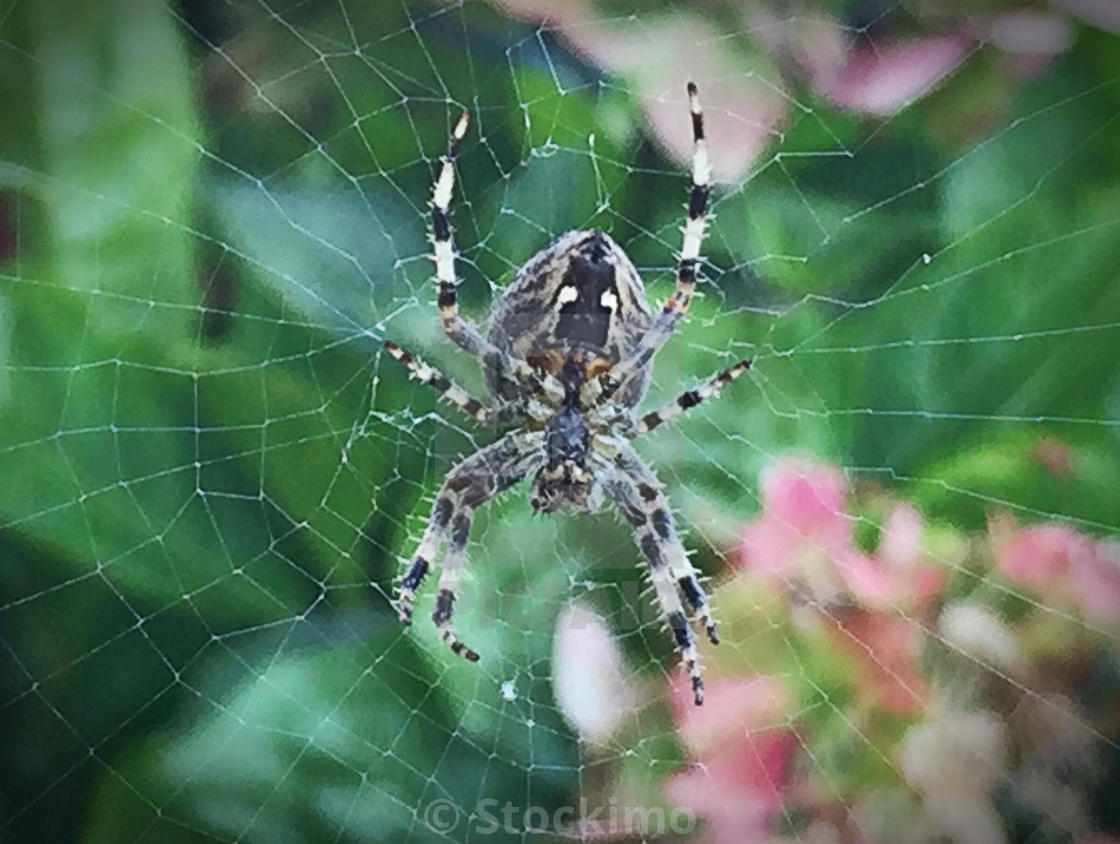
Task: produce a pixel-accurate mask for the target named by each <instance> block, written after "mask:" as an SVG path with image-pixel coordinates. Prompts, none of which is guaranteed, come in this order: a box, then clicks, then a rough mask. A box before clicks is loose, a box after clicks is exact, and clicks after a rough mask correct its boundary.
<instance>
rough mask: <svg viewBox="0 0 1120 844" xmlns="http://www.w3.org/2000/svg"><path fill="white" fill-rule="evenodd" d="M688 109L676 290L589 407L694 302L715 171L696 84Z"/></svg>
mask: <svg viewBox="0 0 1120 844" xmlns="http://www.w3.org/2000/svg"><path fill="white" fill-rule="evenodd" d="M688 106H689V113H690V114H691V117H692V188H691V190H690V192H689V197H688V219H687V221H686V222H685V226H684V242H683V244H682V245H681V254H680V260H679V261H678V264H677V284H676V289H675V290H674V291H673V295H671V296H670V297H669V298H668V299H666V300H665V304H664V305H663V306H662V308H661V313H660V314H658V315H657V318H656V319H655V320H654V321H653V323H652V324H651V325H650V327H649V330H648V331H647V332H646V334H645V336H644V337H642V339H641V341H640V342H639V343H638V344H637V346H636V348H634V350H633V351H632V352H631V353H630V354H629V355H628V356H627V357H625V358H623V359H622V360H620V361H619V362H618V363H617V364H615V365H614V366H613V367H611V368H610V369H609V370H607V371H606V372H603V373H602V374H600V375H599V376H598V377H597V378H592V379H591V380H589V381H588V382H587V383H586V384H584V386H583V389H582V395H581V401H582V402H583V404H584V405H586V406H593V405H596V404H599V403H601V402H602V401H604V400H605V399H608V398H610V397H611V396H612V395H613V394H614V393H615V392H616V391H617V390H618V388H619V387H621V386H622V384H624V383H625V382H626V380H627V379H628V378H630V377H631V376H632V375H634V374H635V373H637V372H641V371H642V370H644V369H645V368H646V367H648V366H649V364H650V362H651V361H652V360H653V356H654V355H656V354H657V352H658V350H660V348H661V347H662V346H664V345H665V341H666V340H668V339H669V337H670V336H671V335H672V334H673V332H674V331H675V330H676V328H677V326H678V325H680V323H681V321H682V320H683V319H684V316H685V314H686V313H687V312H688V306H689V305H690V304H691V302H692V295H693V292H694V291H695V289H696V279H697V269H698V265H699V263H700V245H701V244H702V243H703V241H704V231H705V228H706V226H707V214H708V194H709V192H710V191H711V185H710V182H711V175H712V168H711V164H710V163H709V161H708V145H707V142H706V141H705V139H704V113H703V111H702V110H701V108H700V94H699V91H698V90H697V88H696V85H694V84H693V83H691V82H689V83H688Z"/></svg>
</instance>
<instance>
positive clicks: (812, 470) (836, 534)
mask: <svg viewBox="0 0 1120 844" xmlns="http://www.w3.org/2000/svg"><path fill="white" fill-rule="evenodd" d="M847 492H848V489H847V483H846V481H845V480H844V476H843V475H841V474H840V472H839V470H837V469H835V468H834V467H832V466H827V465H824V464H820V463H814V462H811V461H809V460H804V459H801V458H784V459H781V460H778V461H776V462H775V463H772V464H770V465H769V466H767V467H766V469H765V470H763V473H762V514H761V515H760V516H759V517H758V518H757V519H756V520H755V521H753V522H752V523H751V524H749V525H748V526H747V528H746V530H745V531H744V532H743V539H742V544H741V547H740V551H741V560H742V565H743V566H744V568H746V569H748V570H750V571H754V572H757V573H758V574H760V575H762V576H763V577H764V578H766V579H768V580H781V581H785V582H786V583H787V584H788V582H789V579H790V578H792V577H798V578H800V579H803V580H804V581H805V582H806V583H807V585H808V587H809V590H810V592H811V593H812V594H813V596H814V598H815V599H816V600H818V601H822V602H826V603H828V602H831V601H832V599H833V598H834V597H835V595H836V593H838V592H839V591H840V589H841V583H840V581H839V578H838V576H837V573H836V571H835V567H834V565H833V563H832V561H833V560H834V559H835V558H836V557H838V556H842V555H845V554H847V553H849V551H850V550H852V549H851V524H850V522H849V520H848V516H847V515H846V513H845V507H844V504H845V499H846V498H847Z"/></svg>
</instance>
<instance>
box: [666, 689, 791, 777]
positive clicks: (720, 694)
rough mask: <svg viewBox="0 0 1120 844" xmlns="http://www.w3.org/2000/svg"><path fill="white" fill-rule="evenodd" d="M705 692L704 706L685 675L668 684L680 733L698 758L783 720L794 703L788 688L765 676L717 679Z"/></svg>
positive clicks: (687, 746)
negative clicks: (697, 699)
mask: <svg viewBox="0 0 1120 844" xmlns="http://www.w3.org/2000/svg"><path fill="white" fill-rule="evenodd" d="M706 691H707V694H706V697H705V699H704V705H703V706H696V705H695V703H694V702H693V694H692V684H691V682H690V680H689V677H688V676H687V675H686V674H684V673H681V674H678V675H676V676H675V677H674V678H673V679H672V680H671V681H670V683H669V700H670V702H671V704H672V706H673V715H674V720H675V721H676V723H677V732H678V733H679V734H680V737H681V740H682V741H683V742H684V745H685V747H686V748H687V749H688V751H689V753H691V754H692V755H693V756H694V757H696V758H698V759H700V758H705V757H707V756H710V755H712V754H714V753H717V752H719V750H720V749H721V748H726V747H727V746H728V744H729V743H734V742H736V741H739V740H741V739H743V738H744V737H746V736H747V735H748V734H749V733H750V731H751V730H754V729H757V728H759V727H768V726H773V725H774V724H779V723H781V722H782V721H783V720H784V719H785V716H786V713H788V712H790V711H791V710H792V708H793V704H794V701H793V695H792V694H791V693H790V690H789V687H788V686H786V684H785V683H783V682H782V681H781V680H779V679H778V678H777V677H769V676H766V675H759V676H756V677H735V678H729V679H720V680H716V681H715V682H713V683H711V684H709V686H708V688H707V690H706Z"/></svg>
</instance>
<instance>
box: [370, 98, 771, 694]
mask: <svg viewBox="0 0 1120 844" xmlns="http://www.w3.org/2000/svg"><path fill="white" fill-rule="evenodd" d="M688 95H689V107H690V111H691V115H692V130H693V139H694V150H693V156H692V189H691V194H690V198H689V204H688V219H687V222H686V224H685V229H684V244H683V246H682V247H681V254H680V261H679V264H678V268H677V286H676V290H675V291H674V292H673V294H672V296H670V297H669V299H667V300H666V302H665V304H664V305H663V306H662V308H661V310H660V312H659V313H657V314H656V315H654V314H653V313H652V311H651V309H650V307H649V304H648V303H647V301H646V296H645V288H644V287H643V285H642V281H641V278H640V277H639V275H638V271H637V270H636V269H635V268H634V264H633V263H632V262H631V261H630V259H629V258H628V257H627V255H626V253H625V252H623V251H622V249H621V248H620V247H619V246H618V244H617V243H615V242H614V241H613V240H612V239H611V238H610V237H609V236H608V235H607V234H605V233H604V232H601V231H598V230H588V231H572V232H568V233H567V234H563V235H561V236H560V237H558V238H556V240H554V241H553V242H552V243H551V244H549V245H548V246H547V247H545V248H544V249H542V250H541V251H540V252H538V253H537V254H536V255H535V256H533V258H531V259H530V260H529V262H528V263H526V264H525V266H523V267H522V268H521V269H520V270H519V271H518V273H517V275H516V277H515V278H514V280H513V281H512V282H511V283H510V285H509V286H508V287H507V288H506V289H505V291H504V292H503V293H502V296H501V297H500V298H499V299H498V301H497V302H496V303H495V305H494V308H493V311H492V313H491V316H490V321H489V324H488V327H487V331H486V334H485V335H483V334H482V333H481V332H480V331H479V330H478V329H477V328H476V327H475V326H474V325H473V324H472V323H470V322H467V321H466V320H464V319H463V318H462V317H461V316H460V315H459V310H458V305H457V300H456V295H455V285H456V281H455V252H454V248H453V246H452V242H451V226H450V224H449V222H448V219H447V209H448V206H449V204H450V202H451V189H452V186H453V184H454V180H455V171H454V161H455V156H456V154H457V153H458V150H459V144H460V142H461V141H462V139H463V136H464V135H465V134H466V130H467V114H466V113H465V112H464V113H463V115H462V116H461V117H460V118H459V121H458V123H457V124H456V125H455V129H454V131H453V132H452V134H451V141H450V143H449V144H448V149H447V155H446V156H444V158H443V165H442V168H441V170H440V174H439V178H438V180H437V181H436V185H435V190H434V193H433V196H432V222H433V230H434V238H433V243H434V246H435V256H434V260H435V264H436V280H437V282H438V285H439V296H438V303H439V310H440V317H441V319H442V321H443V327H444V331H445V332H446V333H447V336H448V337H450V338H451V339H452V340H453V341H454V342H455V343H457V344H458V345H459V346H460V347H462V348H463V349H464V350H466V351H467V352H469V353H471V354H472V355H474V356H475V357H477V358H478V359H479V361H480V362H481V363H482V366H483V369H484V372H485V375H486V385H487V387H488V389H489V390H490V392H491V393H492V394H493V395H494V398H495V403H494V406H493V407H486V406H485V405H483V404H482V402H480V401H478V400H477V399H474V398H471V397H470V396H469V395H468V394H467V393H466V391H464V390H463V389H462V388H461V387H459V386H458V385H457V384H454V383H453V382H452V381H450V380H449V379H448V378H447V377H446V376H444V375H443V374H442V373H440V372H439V371H438V370H436V369H434V368H432V367H430V366H428V365H427V364H425V363H423V362H422V361H420V360H418V359H417V358H415V357H413V356H412V355H410V354H409V353H408V352H406V351H404V350H403V349H402V348H400V346H397V345H396V344H395V343H391V342H387V343H386V344H385V345H386V348H387V349H388V351H389V353H390V354H391V355H392V356H393V357H395V358H396V359H397V360H399V361H401V362H402V363H404V364H405V365H406V366H407V367H408V369H409V372H410V375H411V376H412V377H414V378H417V379H418V380H420V381H423V382H424V383H427V384H430V385H432V386H433V387H435V388H436V389H437V390H438V391H439V392H440V393H441V394H442V396H443V397H444V398H445V399H447V400H448V401H450V402H451V403H452V404H454V405H456V406H457V407H459V408H461V409H462V410H464V411H465V412H466V413H468V414H470V415H471V416H473V417H474V418H475V419H477V420H478V421H479V422H482V423H485V424H490V425H504V424H511V425H514V426H515V427H514V428H513V430H510V431H509V432H508V433H506V434H504V435H503V436H502V437H500V438H499V439H498V440H497V441H496V442H494V443H493V444H491V445H489V446H487V447H486V448H483V449H481V450H479V451H477V452H475V453H474V454H472V455H470V456H469V457H467V458H466V459H464V460H463V461H462V462H461V463H459V464H458V465H457V466H455V467H454V468H453V469H452V470H451V471H450V472H449V473H448V475H447V479H446V480H445V481H444V483H443V486H442V487H441V488H440V491H439V492H438V493H437V494H436V500H435V503H434V504H433V506H432V514H431V517H430V518H429V519H428V525H427V527H426V528H425V530H424V535H423V537H422V538H421V540H420V546H419V548H417V550H416V556H415V557H413V560H412V563H411V565H410V566H409V568H408V571H407V572H406V573H405V575H404V578H403V580H402V581H401V585H400V593H399V610H400V617H401V620H402V621H404V622H405V623H409V622H411V620H412V602H413V598H414V596H415V593H416V589H417V588H418V587H419V586H420V583H421V582H422V581H423V579H424V577H425V575H426V574H427V573H428V569H429V568H430V566H431V565H432V564H433V563H434V561H435V557H436V554H437V553H438V552H439V550H440V548H441V546H442V545H443V543H444V542H445V541H446V543H447V551H446V553H445V555H444V557H443V571H442V573H441V574H440V579H439V588H438V592H437V594H436V608H435V612H434V613H433V614H432V618H433V620H434V621H435V623H436V626H437V627H438V628H439V630H440V631H441V634H442V636H443V639H444V641H446V642H447V643H448V644H449V645H450V646H451V649H452V650H453V651H454V652H455V653H458V654H462V655H463V656H465V657H466V658H467V659H470V660H477V659H478V654H476V653H475V652H474V651H472V650H471V649H470V648H468V647H466V646H465V645H464V644H463V642H462V641H461V640H460V639H459V638H458V636H456V634H455V632H454V630H453V629H452V627H451V615H452V605H453V604H454V601H455V589H456V586H457V582H458V575H459V571H460V570H461V569H462V567H463V566H464V565H465V563H466V546H467V540H468V538H469V536H470V528H471V520H472V518H473V514H474V509H475V508H476V507H477V506H478V505H480V504H482V503H483V502H485V501H486V500H488V499H489V498H491V497H493V496H494V495H496V494H497V493H499V492H501V491H502V490H505V489H508V488H509V487H511V486H513V485H514V484H515V483H517V482H518V481H520V480H522V479H524V478H526V477H528V476H529V475H532V476H533V481H532V485H531V487H530V492H529V500H530V502H531V504H532V506H533V507H534V509H537V510H540V511H543V512H548V513H550V512H553V511H555V510H557V509H558V508H560V507H561V506H563V505H570V506H572V507H575V508H577V509H580V510H583V511H585V512H592V511H594V510H597V509H598V508H599V506H600V505H601V503H602V501H603V499H604V497H607V498H609V499H610V501H611V502H612V503H613V504H614V506H615V507H616V508H617V509H618V511H619V512H620V513H621V514H622V516H623V517H624V518H625V519H626V520H627V521H629V522H630V524H631V525H632V526H633V528H634V533H635V536H636V538H637V541H638V546H639V547H640V548H641V550H642V553H643V554H644V555H645V557H646V560H647V561H648V562H649V569H650V575H651V578H652V580H653V584H654V589H655V592H656V595H657V600H658V602H659V603H660V605H661V608H662V611H663V612H664V613H665V617H666V620H667V622H668V624H669V628H670V630H671V631H672V634H673V640H674V643H675V645H676V647H677V649H678V650H679V651H680V652H681V655H682V657H683V658H684V660H685V663H686V664H687V666H688V669H689V672H690V673H691V675H692V688H693V694H694V697H695V701H696V703H697V704H700V703H702V702H703V700H704V681H703V678H702V676H701V673H700V661H699V656H698V654H697V650H696V644H695V641H694V639H693V634H692V629H691V628H690V626H689V624H688V617H687V614H688V613H694V614H696V615H698V616H699V617H700V620H701V623H702V624H703V625H704V627H705V629H706V631H707V634H708V637H709V638H710V639H711V641H712V642H713V643H715V642H718V641H719V636H718V633H717V630H716V624H715V621H713V619H712V616H711V611H710V608H709V606H708V599H707V596H706V595H705V593H704V589H703V588H702V587H701V585H700V582H699V580H698V579H697V574H696V570H695V569H694V568H693V566H692V563H691V562H690V561H689V559H688V554H687V552H686V551H685V548H684V545H683V543H682V542H681V539H680V535H679V534H678V533H677V529H676V525H675V523H674V521H673V516H672V511H671V509H670V507H669V502H668V501H667V500H666V498H665V495H664V493H663V492H662V491H661V485H660V484H659V483H658V481H657V477H656V476H655V475H654V474H653V470H652V469H650V468H649V467H648V466H647V465H646V464H645V462H644V461H643V460H642V459H641V457H639V456H638V453H637V452H636V451H635V450H634V448H633V446H631V445H630V442H629V441H630V440H631V439H633V438H634V437H636V436H638V435H640V434H643V433H645V432H646V431H649V430H652V429H653V428H656V427H657V426H658V425H660V424H661V423H662V422H665V421H667V420H669V419H672V418H673V417H675V416H677V415H678V414H680V413H682V412H684V411H685V410H687V409H688V408H690V407H693V406H694V405H696V404H699V403H700V402H701V401H703V400H704V399H706V398H709V397H711V396H713V395H715V394H716V393H717V392H719V390H720V389H721V388H722V387H723V386H724V385H726V384H728V383H729V382H731V381H732V380H734V379H735V378H737V377H738V376H739V375H741V374H742V373H743V372H745V371H746V370H747V368H748V367H749V366H750V362H749V361H740V362H739V363H737V364H735V365H734V366H732V367H731V368H729V369H726V370H724V371H723V372H721V373H719V374H718V375H716V376H714V377H712V378H710V379H708V380H707V381H706V382H704V383H703V384H701V385H700V386H698V387H696V388H695V389H692V390H687V391H686V392H684V393H682V394H681V395H680V396H678V397H677V399H676V400H674V401H673V402H671V403H669V404H667V405H665V406H664V407H663V408H661V409H660V410H656V411H654V412H652V413H648V414H646V415H645V416H642V417H641V418H635V416H634V414H633V410H634V408H635V407H636V406H637V404H638V403H639V402H640V401H641V399H642V397H643V396H644V395H645V393H646V389H647V387H648V386H649V378H650V367H651V365H652V362H653V357H654V355H655V354H656V353H657V351H658V349H660V348H661V346H662V345H663V344H664V343H665V341H666V340H667V339H668V338H669V336H670V335H671V334H672V333H673V330H674V329H675V328H676V327H677V325H678V324H679V323H680V321H681V320H682V319H683V318H684V315H685V313H686V311H687V310H688V306H689V303H690V301H691V299H692V293H693V289H694V287H695V284H696V278H697V267H698V263H699V260H700V243H701V241H702V240H703V236H704V226H705V214H706V213H707V201H708V178H709V168H708V158H707V150H706V147H705V142H704V123H703V116H702V114H701V111H700V100H699V97H698V96H697V92H696V86H694V85H691V84H690V85H689V86H688Z"/></svg>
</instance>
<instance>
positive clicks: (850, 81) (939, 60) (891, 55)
mask: <svg viewBox="0 0 1120 844" xmlns="http://www.w3.org/2000/svg"><path fill="white" fill-rule="evenodd" d="M971 50H972V43H971V41H970V39H969V38H967V37H966V36H964V35H962V34H956V33H951V34H948V35H940V36H934V37H930V38H921V39H917V40H913V41H899V42H896V43H894V44H888V45H886V46H885V47H880V46H871V45H867V46H860V47H856V48H855V49H853V50H852V52H851V53H850V54H849V55H848V57H847V61H845V62H844V64H843V65H842V66H841V67H839V68H838V69H836V70H835V72H832V73H825V72H817V73H816V74H814V75H815V77H816V78H815V79H814V82H815V84H816V85H817V87H818V88H819V89H820V91H821V93H823V94H824V95H825V96H826V97H828V98H829V99H830V100H832V101H833V102H834V103H836V104H837V105H839V106H841V107H843V108H847V109H852V110H854V111H863V112H867V113H868V114H877V115H884V116H885V115H891V114H893V113H894V112H896V111H898V110H899V109H901V108H903V107H904V106H907V105H909V104H910V103H911V102H913V101H914V100H916V99H918V98H919V97H921V96H923V95H924V94H926V93H927V92H928V91H930V90H931V89H932V88H934V87H935V86H936V85H937V84H938V83H939V82H940V81H941V80H942V79H944V78H945V77H946V76H948V75H949V74H950V73H951V72H952V71H953V70H954V69H956V67H957V66H958V65H959V64H960V63H961V62H962V61H964V58H965V57H966V56H967V55H968V54H969V52H970V51H971Z"/></svg>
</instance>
